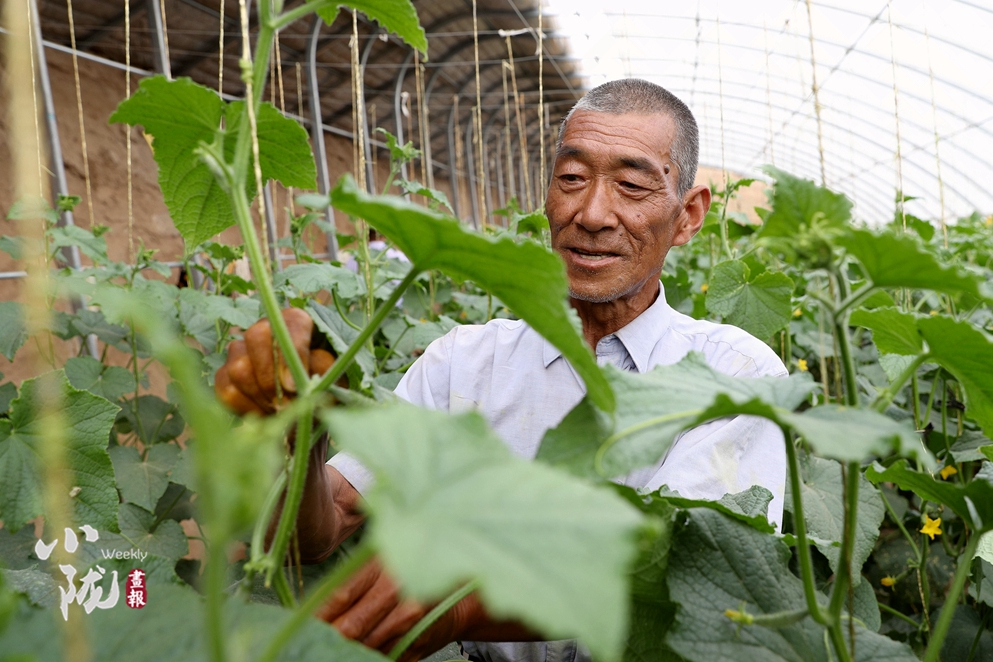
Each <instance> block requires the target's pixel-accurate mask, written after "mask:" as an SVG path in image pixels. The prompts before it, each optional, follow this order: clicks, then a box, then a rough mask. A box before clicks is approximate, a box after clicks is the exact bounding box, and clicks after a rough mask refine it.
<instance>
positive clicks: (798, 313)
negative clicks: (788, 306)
mask: <svg viewBox="0 0 993 662" xmlns="http://www.w3.org/2000/svg"><path fill="white" fill-rule="evenodd" d="M800 315H803V311H802V310H800V309H799V308H797V309H796V310H794V311H793V317H800Z"/></svg>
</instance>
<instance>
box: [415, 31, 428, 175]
mask: <svg viewBox="0 0 993 662" xmlns="http://www.w3.org/2000/svg"><path fill="white" fill-rule="evenodd" d="M423 85H424V76H423V71H422V68H421V53H420V51H418V50H417V49H416V48H415V49H414V88H415V90H416V92H415V93H416V95H417V146H418V147H420V148H421V157H420V161H421V183H422V184H423V185H424V186H429V184H428V160H427V159H428V148H427V145H425V144H424V136H425V134H427V131H425V129H424V88H423ZM427 135H428V140H430V134H427Z"/></svg>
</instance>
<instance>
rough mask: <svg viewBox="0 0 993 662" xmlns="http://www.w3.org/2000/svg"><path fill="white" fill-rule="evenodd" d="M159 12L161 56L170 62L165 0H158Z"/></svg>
mask: <svg viewBox="0 0 993 662" xmlns="http://www.w3.org/2000/svg"><path fill="white" fill-rule="evenodd" d="M159 14H161V15H162V45H163V47H164V48H165V53H163V56H165V61H166V62H171V61H172V60H171V59H170V57H169V24H168V22H167V21H166V10H165V0H159ZM163 73H165V72H163Z"/></svg>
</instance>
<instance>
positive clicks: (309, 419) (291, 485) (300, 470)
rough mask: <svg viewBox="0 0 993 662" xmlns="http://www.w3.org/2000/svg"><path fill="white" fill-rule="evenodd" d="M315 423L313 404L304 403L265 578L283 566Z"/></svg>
mask: <svg viewBox="0 0 993 662" xmlns="http://www.w3.org/2000/svg"><path fill="white" fill-rule="evenodd" d="M313 424H314V409H313V405H310V404H308V405H305V406H304V408H303V410H302V411H301V412H300V416H299V418H298V419H297V429H296V447H295V448H294V449H293V460H292V461H291V464H290V477H289V480H288V484H287V487H286V496H285V497H284V499H283V512H282V513H280V516H279V524H278V525H277V526H276V534H275V535H274V536H273V539H272V545H271V546H270V548H269V554H268V556H269V562H268V564H267V565H268V568H267V569H266V580H267V582H268V581H271V580H272V576H273V574H274V573H277V572H279V571H280V570H281V569H282V567H283V560H284V559H285V558H286V549H287V547H288V546H289V544H290V536H291V535H292V534H293V529H294V528H296V523H297V513H298V512H299V510H300V501H301V500H302V498H303V488H304V485H305V484H306V482H307V464H308V462H307V461H308V460H309V459H310V442H311V429H312V427H313Z"/></svg>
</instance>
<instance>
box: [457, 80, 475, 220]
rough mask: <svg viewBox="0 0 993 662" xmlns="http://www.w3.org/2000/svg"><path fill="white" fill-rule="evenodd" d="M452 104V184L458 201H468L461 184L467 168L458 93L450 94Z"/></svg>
mask: <svg viewBox="0 0 993 662" xmlns="http://www.w3.org/2000/svg"><path fill="white" fill-rule="evenodd" d="M452 104H453V106H454V108H455V111H454V112H455V184H454V186H458V187H459V195H458V198H459V200H460V201H461V200H464V201H466V202H469V195H468V194H465V187H464V186H463V182H464V180H465V178H464V177H463V175H462V173H463V172H466V173H467V172H468V170H466V169H465V142H463V140H462V122H461V121H460V120H459V95H457V94H453V95H452ZM462 204H463V203H462V202H460V203H459V205H460V206H461V205H462ZM469 207H470V209H471V208H472V206H471V205H469ZM460 211H463V212H464V211H465V210H464V209H462V210H460ZM469 213H470V214H471V213H472V212H471V211H470V212H469Z"/></svg>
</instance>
